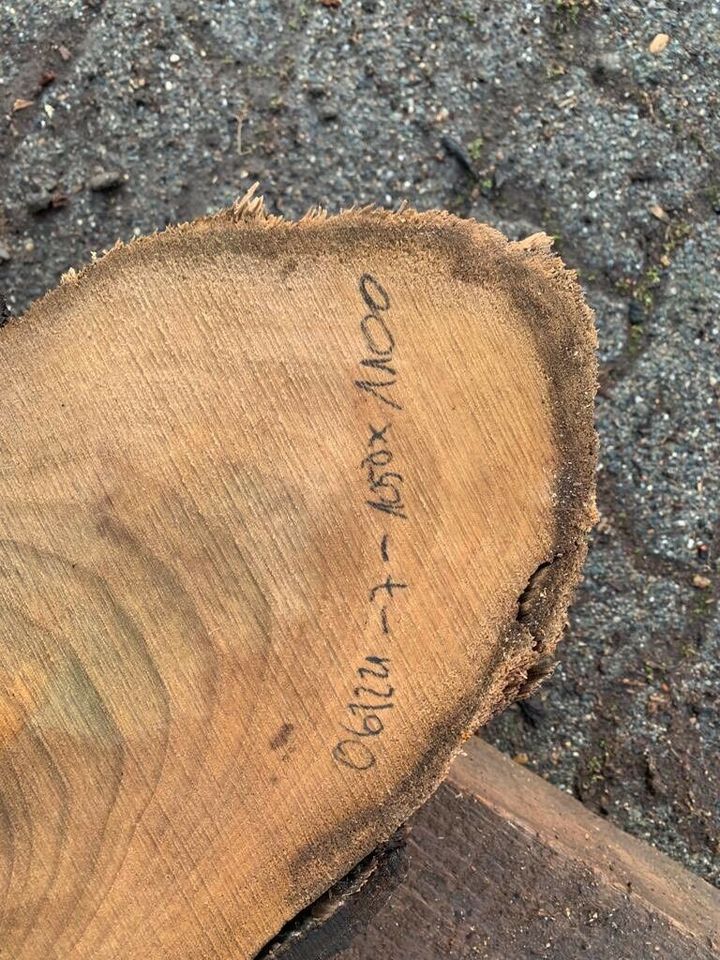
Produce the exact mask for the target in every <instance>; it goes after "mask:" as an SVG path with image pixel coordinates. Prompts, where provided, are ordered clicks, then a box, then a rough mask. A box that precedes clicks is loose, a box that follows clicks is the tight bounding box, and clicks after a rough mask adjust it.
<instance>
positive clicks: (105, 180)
mask: <svg viewBox="0 0 720 960" xmlns="http://www.w3.org/2000/svg"><path fill="white" fill-rule="evenodd" d="M123 182H124V181H123V175H122V174H121V173H120V171H119V170H103V171H101V172H100V173H96V174H95V176H94V177H90V179H89V180H88V186H89V187H90V189H91V190H93V191H95V193H102V192H104V191H106V190H117V188H118V187H121V186H122V185H123Z"/></svg>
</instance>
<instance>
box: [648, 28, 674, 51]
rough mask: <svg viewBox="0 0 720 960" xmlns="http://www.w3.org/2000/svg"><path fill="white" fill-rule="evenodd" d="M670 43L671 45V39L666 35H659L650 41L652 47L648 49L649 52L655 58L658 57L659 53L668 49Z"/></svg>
mask: <svg viewBox="0 0 720 960" xmlns="http://www.w3.org/2000/svg"><path fill="white" fill-rule="evenodd" d="M669 43H670V37H669V36H668V35H667V34H666V33H658V34H656V35H655V36H654V37H653V38H652V40H651V41H650V46H649V47H648V50H649V51H650V53H652V54H653V55H654V56H657V55H658V54H659V53H662V52H663V50H664V49H665V48H666V47H667V45H668V44H669Z"/></svg>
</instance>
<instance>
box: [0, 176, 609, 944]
mask: <svg viewBox="0 0 720 960" xmlns="http://www.w3.org/2000/svg"><path fill="white" fill-rule="evenodd" d="M594 343H595V338H594V330H593V326H592V321H591V317H590V314H589V312H588V310H587V309H586V307H585V306H584V304H583V302H582V298H581V294H580V291H579V288H578V286H577V283H576V281H575V278H574V276H573V275H572V274H571V273H570V272H568V271H566V270H565V269H564V267H563V265H562V264H561V262H560V261H559V260H558V259H557V258H556V257H554V256H553V255H552V254H551V253H550V251H549V241H548V240H547V238H546V237H544V236H536V237H532V238H529V239H528V240H527V241H524V242H522V243H508V242H507V241H506V240H505V239H504V238H503V237H501V236H500V235H499V234H498V233H496V232H495V231H493V230H491V229H490V228H488V227H484V226H482V225H480V224H477V223H474V222H471V221H461V220H458V219H457V218H455V217H452V216H450V215H449V214H445V213H439V212H435V213H428V214H418V213H415V212H414V211H410V210H404V211H401V212H398V213H394V214H391V213H388V212H383V211H378V210H373V209H364V210H354V211H349V212H346V213H344V214H342V215H340V216H336V217H327V216H326V215H324V214H323V213H322V212H321V211H313V212H311V213H310V214H309V215H308V216H307V217H305V218H304V219H303V220H302V221H300V222H299V223H289V222H286V221H284V220H281V219H280V218H277V217H271V216H269V215H268V214H267V213H266V211H265V209H264V207H263V205H262V202H261V200H259V199H258V198H256V197H254V196H253V195H252V193H251V194H249V195H248V196H247V197H245V198H244V199H243V200H242V201H241V202H239V203H238V204H237V205H236V206H235V207H234V208H233V209H232V210H229V211H226V212H224V213H223V214H221V215H219V216H216V217H212V218H207V219H205V220H201V221H197V222H195V223H192V224H188V225H185V226H183V227H179V228H173V229H170V230H168V231H166V232H164V233H162V234H158V235H156V236H153V237H149V238H145V239H141V240H138V241H135V242H133V243H131V244H129V245H128V246H118V247H117V248H115V249H114V250H113V251H112V252H110V253H109V254H108V255H107V256H105V257H103V258H102V259H100V260H98V261H97V262H96V263H94V264H93V265H92V266H91V267H89V268H88V269H87V270H85V271H83V272H82V273H81V274H76V273H73V272H70V273H69V274H68V275H67V276H66V277H65V278H64V280H63V282H62V283H61V285H60V286H59V287H58V288H57V289H56V290H54V291H52V292H51V293H50V294H49V295H48V296H46V297H45V298H44V299H43V300H41V301H40V302H38V303H37V304H35V305H34V306H33V307H32V308H31V309H30V310H29V311H28V313H27V314H26V315H25V316H24V317H22V318H21V319H19V320H11V321H10V322H9V323H8V324H6V325H5V326H4V327H3V328H2V329H1V330H0V368H1V369H2V371H3V377H2V382H1V383H0V625H1V626H2V641H1V642H0V816H1V817H2V823H3V829H2V833H1V834H0V837H1V842H0V889H1V890H2V891H3V893H2V908H3V912H2V920H1V921H0V944H2V947H0V950H4V954H2V956H3V960H5V958H8V960H9V958H12V960H47V958H57V960H85V958H88V960H90V958H92V960H111V958H112V960H139V958H142V960H146V958H147V957H151V958H152V960H163V958H173V960H183V958H187V960H191V958H192V960H203V958H213V960H225V958H231V957H232V958H233V960H241V958H249V957H253V956H255V954H256V953H257V952H258V951H259V950H260V949H261V948H262V947H263V945H264V944H265V943H267V942H268V941H269V940H271V939H272V937H273V936H275V934H276V933H277V932H278V930H280V929H281V928H282V927H283V925H284V924H285V923H286V922H287V921H288V920H290V919H291V918H292V917H293V916H295V915H296V914H297V913H298V911H300V910H301V909H302V908H304V907H305V906H307V905H308V904H309V903H312V902H313V901H314V900H315V899H316V898H317V897H318V896H319V895H320V894H322V893H323V891H325V890H326V889H327V888H328V887H330V886H331V885H332V884H333V883H335V882H336V881H337V880H338V879H339V878H340V877H342V876H344V875H345V874H346V873H347V872H348V871H349V870H350V869H351V868H352V867H353V866H354V865H355V864H356V863H358V861H360V860H361V859H362V858H363V857H364V856H366V855H367V854H368V853H369V852H370V851H371V850H372V849H374V848H375V847H376V846H377V844H378V843H380V842H382V841H383V840H386V839H387V838H388V837H390V836H391V835H392V834H393V832H394V831H395V830H396V829H397V827H398V826H399V825H400V824H401V823H402V822H404V821H405V820H406V819H407V818H408V817H409V815H410V814H411V813H412V812H413V811H414V810H415V809H416V808H417V807H418V805H419V804H420V803H421V802H423V801H424V800H425V799H426V798H427V797H428V796H429V794H430V793H431V792H432V790H433V789H434V788H435V786H436V785H437V783H438V782H439V780H440V779H441V778H442V776H443V774H444V773H445V771H446V769H447V765H448V763H449V761H450V759H451V757H452V755H453V754H454V752H455V751H456V750H457V749H458V747H459V746H460V744H461V743H462V741H463V740H464V739H465V738H466V737H467V736H468V735H469V734H470V732H471V731H472V730H473V729H474V728H475V727H476V726H477V725H478V724H480V723H482V722H484V721H486V720H487V719H488V718H489V717H490V716H491V715H492V714H493V713H495V712H496V711H498V710H500V709H502V707H503V706H504V705H505V704H507V703H508V702H510V701H511V700H513V699H514V698H516V697H518V696H522V695H524V694H526V693H528V692H530V691H531V690H532V689H533V688H534V686H536V684H537V683H538V682H539V681H540V680H541V679H542V677H543V676H544V675H545V674H546V673H547V672H548V670H549V669H551V665H552V653H553V650H554V648H555V645H556V643H557V640H558V638H559V636H560V633H561V630H562V627H563V624H564V622H565V615H566V608H567V605H568V602H569V599H570V596H571V592H572V589H573V586H574V584H575V582H576V580H577V578H578V573H579V570H580V566H581V563H582V560H583V557H584V554H585V536H586V533H587V530H588V528H589V526H590V525H591V523H592V521H593V518H594V505H593V477H594V464H595V435H594V432H593V426H592V406H593V397H594V392H595V359H594V352H593V350H594Z"/></svg>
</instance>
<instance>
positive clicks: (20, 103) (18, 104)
mask: <svg viewBox="0 0 720 960" xmlns="http://www.w3.org/2000/svg"><path fill="white" fill-rule="evenodd" d="M32 105H33V101H32V100H25V99H24V98H23V97H18V98H17V100H16V101H15V103H13V105H12V112H13V113H17V112H18V110H26V109H27V108H28V107H31V106H32Z"/></svg>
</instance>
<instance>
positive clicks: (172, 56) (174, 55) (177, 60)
mask: <svg viewBox="0 0 720 960" xmlns="http://www.w3.org/2000/svg"><path fill="white" fill-rule="evenodd" d="M168 60H169V61H170V63H180V57H179V56H178V55H177V53H171V54H170V56H169V57H168Z"/></svg>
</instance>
